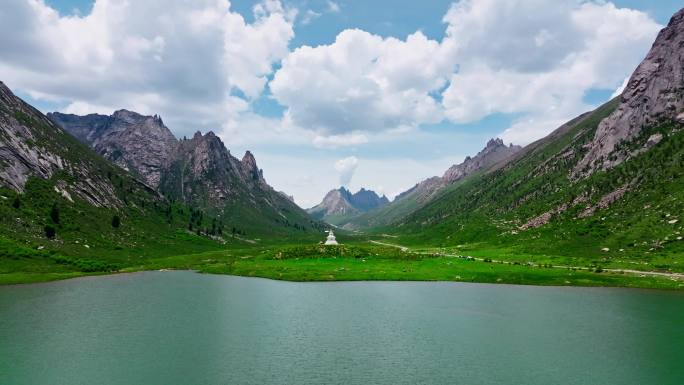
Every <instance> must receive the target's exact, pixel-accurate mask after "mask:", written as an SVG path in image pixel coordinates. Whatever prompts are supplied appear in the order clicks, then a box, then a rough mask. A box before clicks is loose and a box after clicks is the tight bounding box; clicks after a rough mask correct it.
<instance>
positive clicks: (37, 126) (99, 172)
mask: <svg viewBox="0 0 684 385" xmlns="http://www.w3.org/2000/svg"><path fill="white" fill-rule="evenodd" d="M190 215H191V213H190V209H189V208H188V207H186V206H183V205H179V204H173V203H171V202H169V201H168V200H167V199H165V198H164V197H163V196H162V195H160V194H159V193H158V192H157V191H155V190H154V189H152V188H151V187H150V186H148V185H147V184H146V183H145V182H142V181H140V180H138V179H137V178H135V177H134V176H133V175H131V174H130V173H128V172H127V171H125V170H123V169H122V168H120V167H117V166H116V165H114V164H112V163H110V162H108V161H107V160H105V159H103V158H102V157H101V156H100V155H98V154H97V153H96V152H95V151H93V150H91V149H90V148H89V147H88V146H86V145H85V144H83V143H81V142H80V141H79V140H77V139H76V138H74V137H73V136H71V135H70V134H69V133H67V132H65V131H64V130H63V129H62V128H60V127H59V126H58V125H56V124H55V123H53V122H52V121H51V120H50V119H48V118H47V117H46V116H45V115H43V114H42V113H40V112H39V111H38V110H36V109H35V108H33V107H31V106H30V105H29V104H27V103H25V102H24V101H23V100H21V99H20V98H18V97H16V96H15V95H14V94H13V93H12V92H11V91H10V89H9V88H8V87H7V86H6V85H5V84H4V83H2V82H0V276H4V277H7V275H6V274H10V276H11V274H15V273H17V272H21V274H28V276H27V277H30V276H32V274H36V275H41V274H46V273H48V275H42V277H43V278H41V279H46V277H47V278H49V277H57V276H60V275H61V276H73V274H80V273H82V272H93V271H111V270H117V269H119V268H122V267H125V266H131V265H135V264H141V263H143V262H144V261H148V260H149V258H150V257H159V256H164V255H169V254H172V253H189V252H201V251H205V250H215V249H217V248H219V247H221V242H218V241H217V240H215V239H212V238H211V237H209V236H208V234H206V233H203V234H202V235H199V234H195V233H189V232H187V230H186V227H187V225H188V217H190ZM212 219H215V217H212V216H210V215H206V216H205V217H204V220H203V221H197V220H196V221H195V224H198V223H201V226H203V227H205V228H206V227H209V224H210V223H211V221H212ZM27 279H29V280H30V278H27Z"/></svg>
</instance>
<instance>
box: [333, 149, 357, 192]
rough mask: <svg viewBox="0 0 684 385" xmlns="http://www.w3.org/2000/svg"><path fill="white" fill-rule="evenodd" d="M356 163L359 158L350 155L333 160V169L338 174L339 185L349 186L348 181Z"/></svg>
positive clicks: (352, 174)
mask: <svg viewBox="0 0 684 385" xmlns="http://www.w3.org/2000/svg"><path fill="white" fill-rule="evenodd" d="M358 165H359V159H358V158H357V157H355V156H350V157H347V158H344V159H340V160H338V161H337V162H335V170H337V172H338V173H339V175H340V186H349V182H351V179H352V177H353V176H354V172H355V171H356V167H358Z"/></svg>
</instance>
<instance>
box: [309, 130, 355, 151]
mask: <svg viewBox="0 0 684 385" xmlns="http://www.w3.org/2000/svg"><path fill="white" fill-rule="evenodd" d="M364 143H368V136H366V135H365V134H362V133H360V132H357V131H354V132H350V133H348V134H342V135H330V136H321V135H316V136H315V137H314V139H313V144H314V146H315V147H318V148H339V147H345V146H354V145H359V144H364Z"/></svg>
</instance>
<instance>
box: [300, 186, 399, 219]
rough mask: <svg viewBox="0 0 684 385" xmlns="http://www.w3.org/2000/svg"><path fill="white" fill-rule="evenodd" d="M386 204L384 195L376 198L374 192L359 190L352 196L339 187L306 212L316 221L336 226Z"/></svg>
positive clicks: (349, 192) (386, 200)
mask: <svg viewBox="0 0 684 385" xmlns="http://www.w3.org/2000/svg"><path fill="white" fill-rule="evenodd" d="M387 204H389V199H387V197H386V196H384V195H383V196H378V194H377V193H376V192H375V191H372V190H366V189H365V188H361V189H360V190H359V191H357V192H356V193H354V194H352V193H351V191H349V190H347V189H346V188H345V187H340V188H338V189H336V190H331V191H329V192H328V193H327V194H326V195H325V197H324V198H323V201H322V202H321V203H319V204H318V205H316V206H314V207H312V208H310V209H308V210H307V212H308V213H309V214H310V215H311V216H312V217H314V218H316V219H320V220H324V221H326V222H328V223H330V224H334V225H338V224H343V223H346V222H347V221H348V220H349V219H350V218H353V217H355V216H357V215H359V214H362V213H365V212H368V211H369V210H372V209H375V208H378V207H383V206H385V205H387Z"/></svg>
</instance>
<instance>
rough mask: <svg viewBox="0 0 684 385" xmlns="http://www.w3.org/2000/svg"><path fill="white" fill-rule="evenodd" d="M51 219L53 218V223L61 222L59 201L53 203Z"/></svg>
mask: <svg viewBox="0 0 684 385" xmlns="http://www.w3.org/2000/svg"><path fill="white" fill-rule="evenodd" d="M50 219H52V222H53V223H55V224H59V206H57V203H55V204H53V205H52V210H50Z"/></svg>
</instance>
